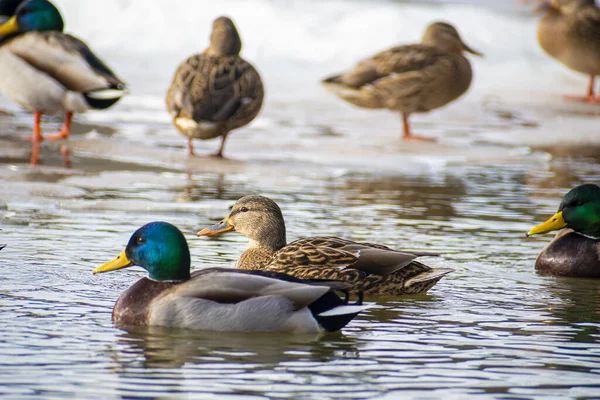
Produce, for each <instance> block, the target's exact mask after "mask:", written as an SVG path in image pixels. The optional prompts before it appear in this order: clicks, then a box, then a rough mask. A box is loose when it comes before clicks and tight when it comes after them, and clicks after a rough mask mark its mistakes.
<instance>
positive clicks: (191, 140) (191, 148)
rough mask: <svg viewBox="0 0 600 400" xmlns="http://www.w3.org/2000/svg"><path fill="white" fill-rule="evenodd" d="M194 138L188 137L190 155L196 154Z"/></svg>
mask: <svg viewBox="0 0 600 400" xmlns="http://www.w3.org/2000/svg"><path fill="white" fill-rule="evenodd" d="M193 140H194V139H192V138H191V137H188V156H194V155H195V154H194V142H193Z"/></svg>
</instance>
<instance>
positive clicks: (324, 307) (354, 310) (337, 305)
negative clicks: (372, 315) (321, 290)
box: [309, 291, 369, 332]
mask: <svg viewBox="0 0 600 400" xmlns="http://www.w3.org/2000/svg"><path fill="white" fill-rule="evenodd" d="M366 308H369V306H364V305H362V304H354V305H352V304H351V305H347V304H345V303H344V300H342V299H341V298H340V297H339V296H338V295H337V294H336V293H335V292H333V291H329V292H327V293H325V294H324V295H323V296H321V297H319V299H317V300H316V301H314V302H313V303H312V304H311V305H310V306H309V309H310V311H311V313H312V314H313V317H314V318H315V319H316V320H317V322H318V323H319V325H320V326H321V327H322V328H323V329H324V330H326V331H327V332H335V331H339V330H340V329H342V328H343V327H344V326H346V325H348V323H349V322H350V321H352V319H354V317H356V316H357V315H358V314H359V313H360V312H361V311H363V310H365V309H366Z"/></svg>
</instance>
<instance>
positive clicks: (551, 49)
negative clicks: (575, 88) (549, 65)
mask: <svg viewBox="0 0 600 400" xmlns="http://www.w3.org/2000/svg"><path fill="white" fill-rule="evenodd" d="M569 7H574V8H572V9H570V10H568V12H563V11H556V10H551V11H550V12H549V13H548V14H547V15H545V16H544V17H543V18H542V19H541V20H540V23H539V26H538V34H537V36H538V42H539V44H540V46H541V47H542V49H544V50H545V51H546V52H547V53H548V54H549V55H550V56H552V57H554V58H555V59H557V60H558V61H560V62H561V63H563V64H564V65H566V66H567V67H569V68H571V69H573V70H575V71H578V72H581V73H585V74H592V75H597V74H600V8H598V7H597V6H596V5H595V4H594V3H593V2H590V3H589V4H584V3H583V2H582V3H581V4H579V5H575V4H573V5H571V6H569Z"/></svg>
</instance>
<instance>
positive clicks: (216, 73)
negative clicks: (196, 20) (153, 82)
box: [167, 54, 264, 127]
mask: <svg viewBox="0 0 600 400" xmlns="http://www.w3.org/2000/svg"><path fill="white" fill-rule="evenodd" d="M263 96H264V89H263V86H262V81H261V79H260V76H259V75H258V72H257V71H256V70H255V69H254V67H253V66H252V65H251V64H249V63H248V62H246V61H245V60H244V59H242V58H241V57H239V56H229V57H217V56H210V55H207V54H197V55H194V56H192V57H190V58H188V59H187V60H186V61H184V62H183V63H181V65H180V66H179V68H178V69H177V71H176V72H175V76H174V78H173V83H172V85H171V87H170V88H169V92H168V94H167V108H168V109H169V112H170V113H171V114H172V115H173V116H174V117H184V118H190V119H193V120H195V121H210V122H221V121H231V123H232V125H235V126H233V127H237V126H241V125H244V124H246V123H248V122H249V121H250V120H252V119H253V118H254V117H255V116H256V114H257V113H258V111H259V110H260V107H261V105H262V98H263Z"/></svg>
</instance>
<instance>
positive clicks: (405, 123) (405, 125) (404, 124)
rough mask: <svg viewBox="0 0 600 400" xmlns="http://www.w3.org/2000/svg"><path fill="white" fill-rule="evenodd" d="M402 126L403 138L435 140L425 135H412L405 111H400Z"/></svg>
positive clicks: (425, 140)
mask: <svg viewBox="0 0 600 400" xmlns="http://www.w3.org/2000/svg"><path fill="white" fill-rule="evenodd" d="M402 128H403V135H402V139H404V140H421V141H424V142H435V139H433V138H428V137H426V136H417V135H413V133H412V129H410V124H409V123H408V114H407V113H402Z"/></svg>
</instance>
